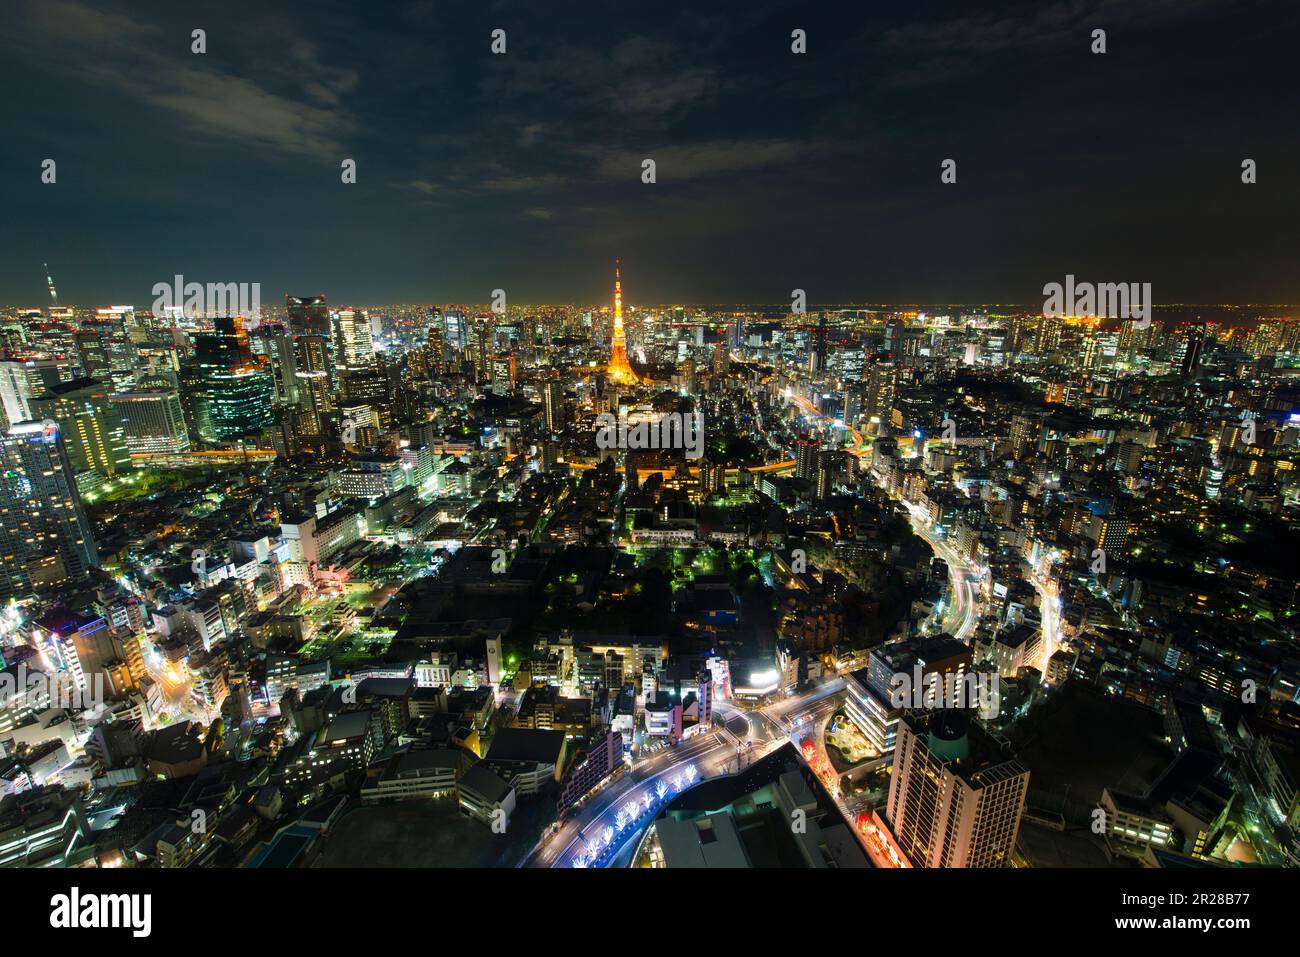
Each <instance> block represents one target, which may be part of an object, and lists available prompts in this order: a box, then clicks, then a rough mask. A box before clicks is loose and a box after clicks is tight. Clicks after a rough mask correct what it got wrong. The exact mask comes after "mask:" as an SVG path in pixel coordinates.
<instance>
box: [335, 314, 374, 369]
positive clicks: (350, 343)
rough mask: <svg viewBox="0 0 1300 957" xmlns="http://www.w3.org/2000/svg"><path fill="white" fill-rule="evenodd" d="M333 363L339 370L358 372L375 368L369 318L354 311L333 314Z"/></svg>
mask: <svg viewBox="0 0 1300 957" xmlns="http://www.w3.org/2000/svg"><path fill="white" fill-rule="evenodd" d="M333 319H334V362H335V364H336V365H337V366H338V367H339V369H340V370H344V371H347V372H353V371H356V372H360V371H362V370H368V369H373V368H374V366H375V343H374V339H373V338H372V336H371V334H370V316H369V315H368V314H367V313H365V312H360V311H358V310H356V309H341V310H339V311H338V312H336V313H334V317H333Z"/></svg>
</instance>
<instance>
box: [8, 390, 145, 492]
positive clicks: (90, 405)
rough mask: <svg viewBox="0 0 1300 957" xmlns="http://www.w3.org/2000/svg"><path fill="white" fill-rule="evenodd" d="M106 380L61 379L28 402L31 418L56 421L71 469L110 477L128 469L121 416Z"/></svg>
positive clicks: (127, 454)
mask: <svg viewBox="0 0 1300 957" xmlns="http://www.w3.org/2000/svg"><path fill="white" fill-rule="evenodd" d="M111 392H112V390H111V388H110V387H109V386H108V384H107V383H101V382H96V381H95V380H93V379H73V380H72V381H71V382H61V383H59V384H58V385H56V386H54V387H53V388H51V389H48V390H46V392H45V393H44V394H43V395H40V396H37V397H35V398H33V399H32V400H31V402H30V405H31V409H32V418H33V419H38V420H42V421H45V420H50V421H53V422H56V423H58V426H59V432H60V433H61V434H62V436H63V442H64V445H65V446H66V448H67V451H68V460H69V461H70V462H71V463H72V469H73V471H74V472H78V473H80V472H90V471H94V472H98V473H99V474H100V475H103V476H104V477H106V478H113V477H115V476H117V475H121V474H124V473H126V472H128V471H130V469H131V456H130V453H129V451H128V450H127V444H126V434H125V427H124V426H123V424H122V416H121V414H120V412H119V411H118V409H117V407H116V406H115V405H114V404H113V403H112V401H111Z"/></svg>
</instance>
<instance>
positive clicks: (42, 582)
mask: <svg viewBox="0 0 1300 957" xmlns="http://www.w3.org/2000/svg"><path fill="white" fill-rule="evenodd" d="M98 564H99V554H98V552H97V551H96V548H95V539H94V536H93V535H92V534H91V531H90V522H89V521H88V520H87V519H86V512H85V509H84V508H83V507H82V504H81V496H80V495H79V494H78V493H77V482H76V478H75V476H74V474H73V471H72V464H71V463H70V462H69V461H68V453H67V449H66V447H65V446H64V443H63V437H62V436H61V435H60V434H59V427H58V426H57V425H56V424H54V423H53V422H26V423H23V424H21V425H15V426H12V427H10V428H9V430H8V431H7V432H5V433H4V434H3V435H0V599H6V598H9V597H10V596H14V595H26V594H29V593H30V592H32V591H33V590H35V589H36V588H38V587H42V586H49V585H56V584H59V583H61V582H64V581H67V580H69V579H75V578H78V577H81V576H83V575H85V574H86V573H87V572H88V571H89V570H90V569H91V568H93V567H94V566H96V565H98Z"/></svg>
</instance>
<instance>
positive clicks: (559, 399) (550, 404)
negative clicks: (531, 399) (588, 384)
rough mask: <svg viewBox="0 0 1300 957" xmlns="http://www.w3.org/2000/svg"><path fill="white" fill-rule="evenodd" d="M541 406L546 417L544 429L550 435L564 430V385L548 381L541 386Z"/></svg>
mask: <svg viewBox="0 0 1300 957" xmlns="http://www.w3.org/2000/svg"><path fill="white" fill-rule="evenodd" d="M542 408H543V412H544V414H545V417H546V431H548V432H550V433H551V434H552V435H555V434H558V433H560V432H563V431H564V424H565V409H564V385H563V383H560V382H548V383H546V385H545V386H543V388H542Z"/></svg>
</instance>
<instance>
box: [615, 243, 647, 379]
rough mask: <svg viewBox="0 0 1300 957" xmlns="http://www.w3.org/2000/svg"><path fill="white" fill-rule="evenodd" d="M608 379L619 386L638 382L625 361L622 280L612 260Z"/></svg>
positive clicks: (629, 365)
mask: <svg viewBox="0 0 1300 957" xmlns="http://www.w3.org/2000/svg"><path fill="white" fill-rule="evenodd" d="M609 378H610V381H611V382H617V383H618V384H619V385H635V384H636V383H637V382H639V381H640V380H639V379H638V378H637V374H636V373H635V372H633V371H632V366H631V364H630V363H629V362H628V361H627V340H626V337H625V336H624V334H623V278H622V275H621V274H620V264H619V261H618V260H614V340H613V344H612V345H611V346H610V350H609Z"/></svg>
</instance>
